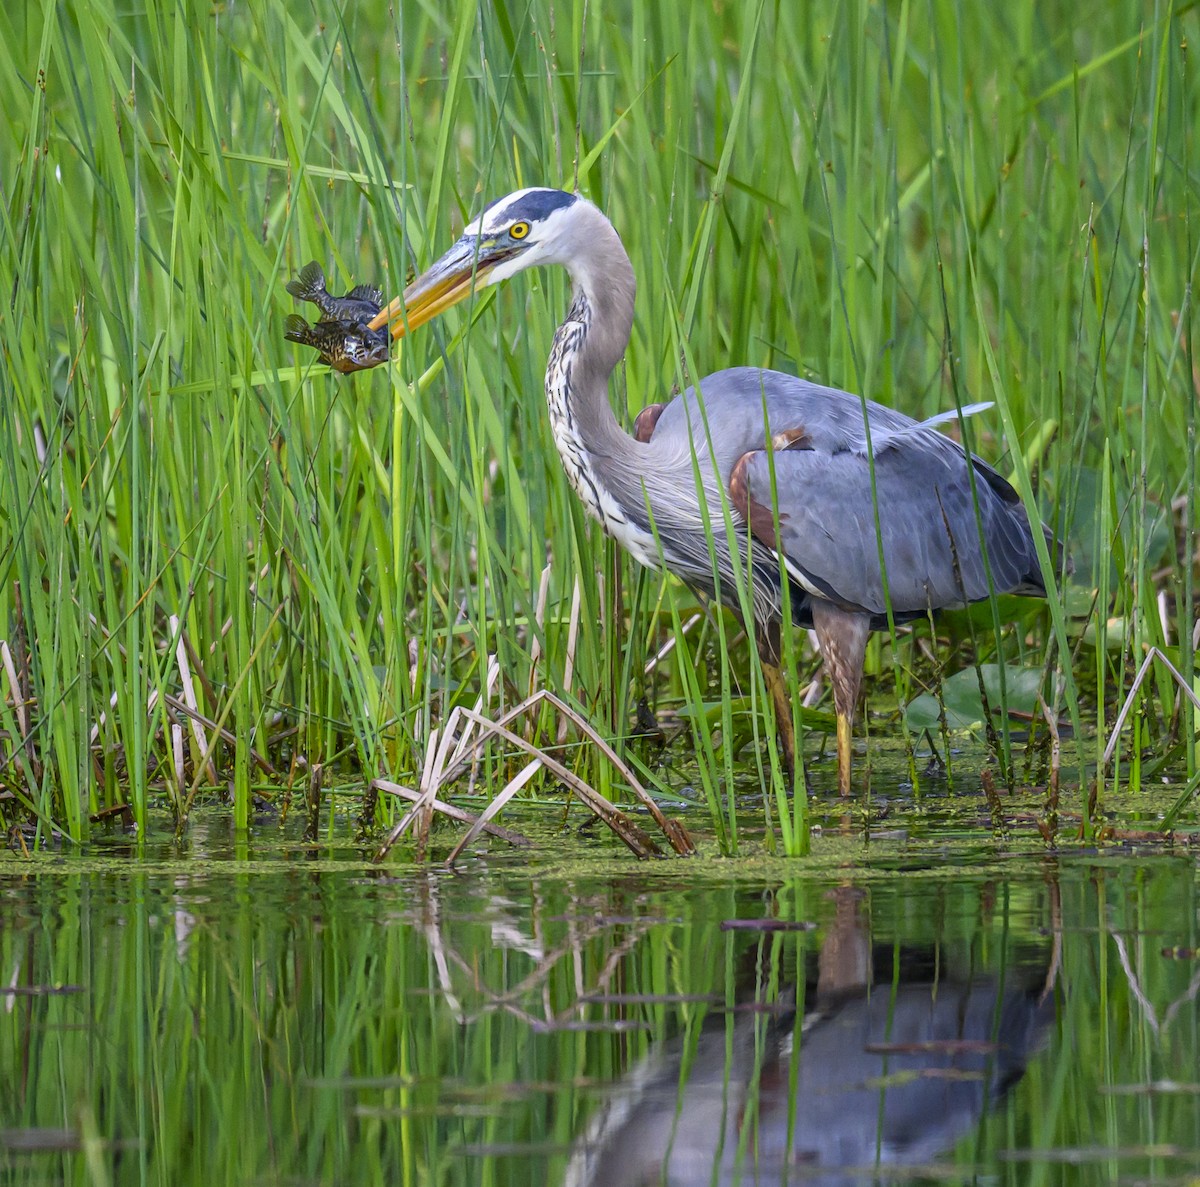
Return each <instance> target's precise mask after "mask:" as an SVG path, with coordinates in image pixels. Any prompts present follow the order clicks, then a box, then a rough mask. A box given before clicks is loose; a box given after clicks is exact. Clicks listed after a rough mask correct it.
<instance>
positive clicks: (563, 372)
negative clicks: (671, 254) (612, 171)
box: [546, 211, 637, 457]
mask: <svg viewBox="0 0 1200 1187" xmlns="http://www.w3.org/2000/svg"><path fill="white" fill-rule="evenodd" d="M587 241H588V251H587V252H585V253H581V254H580V255H578V256H577V257H576V258H575V259H574V260H573V261H572V262H571V264H570V266H569V267H570V272H571V280H572V281H573V283H574V290H575V292H574V299H573V300H572V302H571V307H570V309H569V310H568V312H567V316H566V320H564V322H563V323H562V325H560V326H559V327H558V331H557V333H556V334H555V335H554V346H553V348H552V350H551V353H550V359H549V362H548V363H547V367H546V396H547V400H548V402H549V404H550V416H551V419H552V421H553V422H554V429H555V436H556V438H557V437H559V435H560V431H561V432H565V433H567V434H568V435H573V436H577V437H578V438H579V441H580V444H581V445H582V446H583V447H584V448H585V449H586V450H588V451H589V452H591V453H593V454H596V455H597V456H602V457H610V456H612V455H613V454H614V453H618V454H620V453H625V452H627V451H628V449H629V447H630V446H635V445H636V444H637V443H636V442H635V441H634V440H633V439H632V438H631V437H630V436H629V435H628V434H627V433H626V432H624V430H623V429H622V428H621V426H620V424H619V423H618V422H617V418H616V416H615V415H614V414H613V410H612V406H611V404H610V403H609V400H608V381H609V378H610V376H611V375H612V373H613V370H614V369H615V368H616V366H617V364H618V363H619V362H620V361H621V359H622V357H623V356H624V354H625V348H626V347H627V346H628V345H629V335H630V331H631V329H632V327H633V299H634V291H635V288H636V285H635V282H634V276H633V266H632V265H631V264H630V262H629V256H628V255H627V254H626V252H625V248H624V246H623V244H622V243H621V240H620V238H619V236H618V235H617V233H616V231H615V230H614V229H613V227H612V224H611V223H609V221H608V220H607V219H606V218H605V217H604V216H603V215H602V214H600V212H599V211H596V220H595V226H593V227H592V228H589V234H588V236H587ZM560 448H561V445H560Z"/></svg>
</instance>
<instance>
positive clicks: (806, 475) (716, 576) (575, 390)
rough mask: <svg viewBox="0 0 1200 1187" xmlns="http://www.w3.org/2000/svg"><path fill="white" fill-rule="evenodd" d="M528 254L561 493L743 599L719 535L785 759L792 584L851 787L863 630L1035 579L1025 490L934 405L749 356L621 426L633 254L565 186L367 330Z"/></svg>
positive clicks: (484, 280)
mask: <svg viewBox="0 0 1200 1187" xmlns="http://www.w3.org/2000/svg"><path fill="white" fill-rule="evenodd" d="M536 264H561V265H562V266H563V267H564V268H566V269H567V271H568V272H569V273H570V275H571V280H572V282H573V285H574V299H573V300H572V302H571V307H570V309H569V310H568V312H567V317H566V320H565V321H564V322H563V323H562V325H561V326H559V327H558V330H557V332H556V333H555V335H554V342H553V345H552V347H551V350H550V359H549V361H548V363H547V364H546V401H547V404H548V405H549V409H550V424H551V427H552V429H553V432H554V439H555V441H556V443H557V445H558V452H559V456H560V457H561V458H562V464H563V468H564V469H565V470H566V472H567V478H568V479H569V480H570V483H571V486H572V487H574V489H575V493H576V494H577V495H578V496H579V497H580V499H582V500H583V503H584V506H585V507H586V508H587V509H588V511H589V512H590V513H591V514H592V515H593V516H594V517H595V518H596V519H598V520H599V521H600V523H601V525H602V526H603V528H604V530H605V531H606V532H607V533H608V534H609V535H610V536H613V537H614V538H615V539H616V540H617V541H618V542H619V543H621V544H622V545H624V547H625V548H626V549H628V550H629V552H631V553H632V554H633V555H634V557H636V558H637V559H638V560H639V561H640V562H641V563H642V564H644V565H648V566H650V567H651V568H659V567H665V568H666V569H668V570H670V571H671V572H672V573H674V574H676V575H677V576H679V577H681V578H682V579H683V580H684V581H685V582H687V583H688V585H690V586H692V587H694V588H696V589H698V590H701V591H705V592H707V593H708V594H710V595H715V596H716V597H717V598H719V599H720V600H721V601H722V602H724V603H725V604H727V605H729V606H730V607H731V608H732V609H734V610H735V611H739V612H740V611H741V599H740V597H739V595H738V592H737V591H738V582H739V579H738V567H737V566H735V563H734V559H733V556H732V550H731V541H732V542H733V543H732V548H736V549H737V551H738V552H739V553H740V554H741V561H740V568H741V571H742V572H743V574H744V576H743V578H742V580H743V581H748V583H749V588H750V595H751V598H750V600H751V604H752V616H753V622H752V623H748V624H747V625H748V626H749V627H751V628H752V629H753V632H754V636H755V641H756V643H757V645H758V650H759V654H760V656H761V658H762V662H763V670H764V673H765V675H766V678H767V683H768V686H769V687H770V690H771V697H772V700H773V702H774V706H775V723H776V728H777V729H778V731H779V736H780V739H781V741H782V744H783V747H784V751H785V754H786V756H787V758H788V761H789V764H790V763H791V762H792V760H793V756H794V746H795V739H794V737H793V731H792V714H791V706H790V704H789V701H788V696H787V691H786V686H785V684H784V681H783V677H782V675H781V673H780V671H779V664H780V660H781V657H782V647H781V638H780V633H781V626H782V624H783V622H784V615H783V599H784V597H785V596H786V597H787V598H789V599H790V603H791V606H790V608H791V621H792V622H793V623H794V624H797V625H804V626H810V625H811V626H812V627H813V629H814V630H815V632H816V636H817V642H818V644H819V645H820V648H821V654H822V656H823V658H824V663H825V668H826V670H827V672H828V673H829V678H830V682H831V684H832V686H833V700H834V708H835V710H836V714H837V748H838V789H839V791H840V792H841V793H842V794H848V793H849V791H850V739H851V726H852V723H853V719H854V711H855V706H856V704H857V701H858V694H859V686H860V684H861V681H862V669H863V657H864V654H865V649H866V643H867V636H868V634H869V633H870V632H871V631H872V630H880V629H883V628H885V627H886V626H887V614H888V607H889V604H890V607H891V612H892V616H893V619H894V621H898V622H903V621H905V620H909V619H913V618H918V617H921V616H924V615H926V614H928V613H929V611H931V610H935V609H938V608H939V607H945V606H955V605H963V604H964V603H966V602H972V601H977V600H979V599H982V598H986V597H988V596H989V595H990V594H992V593H1007V592H1012V593H1025V594H1044V593H1045V587H1044V586H1043V583H1042V577H1041V570H1040V568H1039V564H1038V558H1037V553H1036V551H1035V547H1034V541H1033V536H1032V533H1031V531H1030V525H1029V520H1028V518H1027V517H1026V515H1025V510H1024V507H1023V506H1022V504H1021V500H1020V497H1019V496H1018V495H1017V493H1016V491H1014V490H1013V488H1012V487H1011V486H1010V485H1009V484H1008V483H1007V482H1006V481H1005V480H1004V479H1003V478H1002V477H1001V476H1000V475H999V474H997V473H996V471H995V470H993V469H992V468H991V466H989V465H987V463H986V462H983V461H981V460H980V459H979V458H977V457H974V456H968V455H967V454H966V453H964V451H963V449H962V448H961V447H960V446H959V445H958V444H956V443H955V442H954V441H952V440H951V439H950V438H948V437H946V436H944V435H942V434H941V433H939V432H937V431H935V430H934V429H933V428H932V427H931V426H932V422H923V423H918V422H916V421H914V420H912V419H911V418H910V417H907V416H904V415H903V414H901V413H899V412H895V411H893V410H892V409H890V408H885V407H883V406H882V405H881V404H876V403H873V402H871V401H865V402H864V401H862V400H860V398H859V397H858V396H854V395H850V394H849V393H847V392H843V391H837V390H835V389H833V388H827V387H820V386H818V385H816V384H813V383H809V382H807V381H805V380H803V379H797V378H796V377H795V376H793V375H785V374H781V373H780V372H778V371H767V370H762V369H759V368H757V367H738V368H734V369H732V370H728V371H718V372H716V373H715V374H713V375H709V376H708V377H707V378H705V379H703V380H701V382H700V383H699V384H698V385H697V386H696V387H694V388H689V389H688V390H687V391H685V392H684V393H683V394H682V395H680V396H677V397H676V398H674V399H673V400H671V401H670V402H669V403H666V404H655V405H652V406H650V407H648V408H645V409H644V410H643V411H642V412H641V413H640V414H639V415H638V417H637V420H636V423H635V426H634V433H633V435H632V436H631V435H630V434H629V433H627V432H625V430H624V429H622V428H621V426H620V425H619V424H618V423H617V418H616V416H615V415H614V414H613V411H612V408H611V406H610V405H609V401H608V380H609V376H610V375H611V374H612V372H613V368H614V367H616V365H617V363H618V362H619V361H620V360H621V357H622V356H623V355H624V353H625V348H626V346H628V344H629V334H630V329H631V327H632V324H633V296H634V277H633V268H632V266H631V265H630V263H629V256H628V255H627V254H626V252H625V248H624V247H623V246H622V244H621V240H620V238H619V237H618V235H617V233H616V231H615V230H614V229H613V225H612V223H610V222H609V220H608V219H607V218H606V217H605V216H604V215H603V214H602V213H601V212H600V210H599V209H597V207H596V206H594V205H593V204H592V203H591V202H589V201H587V200H586V199H585V198H583V197H581V196H579V195H578V194H568V193H564V192H562V191H561V190H553V189H524V190H518V191H517V192H516V193H512V194H509V195H508V197H506V198H501V199H500V200H499V201H497V202H493V203H492V204H491V205H490V206H488V207H487V209H486V210H484V212H483V213H482V214H481V215H480V216H479V217H478V218H476V219H475V220H474V221H473V222H472V223H470V224H469V225H468V226H467V227H466V229H465V230H464V231H463V234H462V237H461V238H460V239H459V240H458V242H457V243H455V244H454V246H453V247H451V248H450V250H449V251H448V252H446V254H445V255H444V256H442V258H441V259H439V260H438V261H437V263H435V264H434V265H433V266H432V267H431V268H430V269H429V270H428V271H427V272H425V273H424V274H423V275H421V276H419V277H418V278H417V279H416V280H414V281H413V282H412V283H411V284H410V285H409V286H408V287H407V288H406V289H405V290H404V293H403V295H402V296H400V297H397V298H396V299H395V300H393V301H392V302H391V303H390V304H389V305H388V306H387V307H386V308H384V309H383V310H382V311H381V312H380V314H379V316H378V317H376V318H375V319H374V320H373V321H372V322H370V323H369V327H370V328H371V329H373V330H374V329H379V328H380V327H382V326H383V325H385V324H389V325H390V328H391V332H392V335H393V336H394V337H396V338H399V337H401V336H402V335H403V334H405V333H407V332H409V331H411V330H415V329H416V328H417V327H418V326H420V325H423V324H424V323H425V322H427V321H428V320H429V319H430V318H432V317H434V316H436V315H437V314H439V313H441V312H442V311H443V310H445V309H448V308H449V307H450V306H451V305H454V304H456V303H457V302H458V301H461V300H462V299H463V298H464V297H466V296H467V295H468V294H469V293H471V292H472V291H473V290H475V289H480V288H485V287H487V286H488V285H493V284H498V283H499V282H500V281H502V280H507V279H508V278H509V277H511V276H515V275H516V274H517V273H518V272H523V271H524V270H525V269H526V268H531V267H533V266H534V265H536ZM937 419H941V418H935V420H937ZM868 426H869V429H870V434H869V437H868V432H867V429H868ZM868 442H869V444H868ZM872 459H873V461H874V480H875V490H874V494H873V493H872V483H871V464H870V463H871V460H872ZM726 507H728V509H729V510H728V515H729V516H730V517H731V519H732V523H733V528H734V530H733V531H732V532H728V531H727V530H726V527H725V524H726V522H727V521H726V519H725V514H726V512H725V511H724V508H726ZM876 509H877V511H878V532H879V534H878V537H877V534H876ZM1042 530H1043V531H1045V530H1046V529H1044V528H1043V529H1042ZM1047 537H1048V538H1049V539H1051V540H1052V537H1051V536H1050V533H1049V532H1048V531H1047ZM981 541H982V542H981ZM880 542H881V543H882V552H883V557H884V562H885V564H884V568H883V569H881V566H880V557H879V554H880ZM884 571H886V581H885V579H884V575H883V574H884ZM785 587H786V588H785Z"/></svg>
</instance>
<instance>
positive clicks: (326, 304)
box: [287, 260, 383, 322]
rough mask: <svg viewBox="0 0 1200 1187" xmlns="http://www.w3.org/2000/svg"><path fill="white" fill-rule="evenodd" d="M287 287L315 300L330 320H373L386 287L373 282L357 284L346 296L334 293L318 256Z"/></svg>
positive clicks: (299, 297) (295, 294) (299, 298)
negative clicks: (327, 281) (372, 283)
mask: <svg viewBox="0 0 1200 1187" xmlns="http://www.w3.org/2000/svg"><path fill="white" fill-rule="evenodd" d="M287 291H288V292H289V293H291V294H292V296H293V297H295V298H296V300H297V301H311V302H312V303H313V304H314V305H315V306H316V307H317V308H318V309H319V310H320V311H321V312H322V313H323V314H324V315H325V318H326V319H327V320H329V321H364V322H365V321H370V320H371V318H373V317H374V316H375V315H376V314H377V313H378V312H379V308H380V306H381V305H382V304H383V290H382V289H378V288H375V287H374V285H370V284H356V285H355V286H354V287H353V288H352V289H351V290H350V291H349V292H348V293H347V294H346V295H345V296H344V297H334V296H332V295H330V293H329V290H328V289H326V287H325V272H324V270H323V269H322V267H321V265H320V264H318V263H317V261H316V260H312V261H310V262H309V263H307V264H305V265H304V267H303V268H301V269H300V274H299V275H298V276H297V277H296V279H295V280H289V281H288V282H287Z"/></svg>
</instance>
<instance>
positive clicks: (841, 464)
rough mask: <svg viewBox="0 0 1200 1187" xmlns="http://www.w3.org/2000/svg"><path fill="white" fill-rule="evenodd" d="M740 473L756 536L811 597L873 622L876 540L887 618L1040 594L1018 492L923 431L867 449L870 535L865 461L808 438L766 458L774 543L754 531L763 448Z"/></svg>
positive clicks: (881, 604)
mask: <svg viewBox="0 0 1200 1187" xmlns="http://www.w3.org/2000/svg"><path fill="white" fill-rule="evenodd" d="M772 427H773V428H774V426H772ZM738 469H740V471H741V475H742V478H743V479H744V482H745V492H746V494H747V495H748V496H749V500H750V507H751V508H752V509H753V508H754V507H755V506H756V505H757V506H758V508H759V509H760V511H759V516H758V518H757V521H756V518H755V516H754V515H750V516H748V518H749V519H750V522H751V526H752V527H753V528H754V530H755V534H756V535H759V536H762V537H764V538H765V539H766V540H767V542H768V543H773V544H774V545H775V546H777V547H778V548H780V549H781V550H782V552H783V555H784V557H785V559H786V562H787V567H788V569H789V571H790V572H791V574H792V576H793V577H794V578H795V579H796V580H797V581H798V583H799V584H800V585H801V586H802V587H803V588H805V589H807V590H808V591H809V592H810V593H812V594H814V595H816V596H819V597H825V598H829V599H831V600H832V601H835V602H838V603H840V604H841V605H843V606H846V607H847V608H861V609H864V610H867V611H869V612H870V613H871V614H872V615H875V616H878V615H883V614H884V613H885V612H886V607H887V604H888V599H887V598H886V597H885V594H884V582H883V576H882V572H881V569H880V564H879V546H878V540H879V539H880V538H882V541H883V555H884V559H885V562H886V565H887V583H888V590H889V592H890V601H891V607H892V610H893V612H894V613H898V614H901V615H912V614H920V613H924V612H925V611H926V610H929V609H938V608H939V607H943V606H955V605H962V604H964V603H966V602H973V601H977V600H979V599H981V598H986V597H987V596H988V595H989V593H990V592H993V591H994V592H996V593H1041V592H1043V588H1042V582H1041V576H1040V570H1039V567H1038V561H1037V553H1036V551H1035V548H1034V543H1033V537H1032V534H1031V532H1030V528H1029V521H1028V519H1027V518H1026V516H1025V511H1024V507H1023V506H1022V504H1021V501H1020V498H1019V496H1018V495H1017V493H1016V492H1015V491H1014V490H1013V489H1012V487H1011V486H1009V484H1008V483H1007V482H1005V481H1004V479H1003V478H1001V477H1000V475H999V474H997V473H996V472H995V471H994V470H993V469H992V468H991V467H990V466H988V465H986V464H985V463H984V462H982V461H980V460H979V459H978V458H971V460H970V462H969V463H968V459H967V456H966V454H965V453H964V452H963V451H962V450H961V449H960V448H959V447H958V446H957V445H956V444H955V443H954V442H953V441H951V440H950V439H949V438H948V437H944V436H942V434H940V433H937V432H935V431H933V430H932V429H929V430H925V431H923V432H914V433H906V434H902V435H899V436H897V437H896V438H895V439H894V440H893V442H892V443H890V444H889V445H888V446H887V447H885V448H883V449H882V450H881V451H879V452H878V453H877V455H876V457H875V483H876V496H877V502H878V507H879V516H878V521H879V528H878V533H879V534H878V535H877V533H876V521H875V513H874V506H875V503H874V502H873V501H872V494H871V473H870V468H869V461H868V458H867V457H866V455H865V453H861V452H858V451H856V450H853V449H840V450H837V451H834V452H830V451H828V450H825V449H821V448H819V447H816V446H815V445H812V444H811V439H810V442H809V446H808V447H806V446H805V438H803V437H800V438H797V440H796V444H795V445H794V446H793V447H791V448H787V449H785V450H782V451H780V452H776V453H775V454H774V470H775V490H776V491H777V492H778V500H779V534H778V539H777V540H775V539H774V533H773V532H772V531H768V530H762V529H763V527H764V525H765V521H764V519H763V516H762V512H761V509H762V508H767V509H769V508H770V506H771V503H772V498H771V492H772V487H771V474H770V463H769V460H768V457H767V454H766V452H765V451H763V450H756V451H753V452H751V453H749V454H747V455H746V456H745V457H744V459H743V460H742V461H741V462H739V464H738ZM972 471H973V473H974V479H975V495H974V498H973V496H972V492H971V474H972ZM976 499H977V500H978V505H979V517H978V519H977V517H976V512H975V500H976ZM980 522H982V526H983V540H984V541H985V542H986V546H987V561H988V564H989V565H990V569H991V581H990V583H989V580H988V573H987V569H985V566H984V552H983V548H982V547H981V545H980V532H979V523H980ZM771 526H772V527H773V523H772V525H771Z"/></svg>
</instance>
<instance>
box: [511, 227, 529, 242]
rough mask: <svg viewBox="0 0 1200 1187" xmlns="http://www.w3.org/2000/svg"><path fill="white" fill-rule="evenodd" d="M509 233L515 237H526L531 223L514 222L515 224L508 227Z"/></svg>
mask: <svg viewBox="0 0 1200 1187" xmlns="http://www.w3.org/2000/svg"><path fill="white" fill-rule="evenodd" d="M508 233H509V235H510V236H511V237H512V238H513V239H524V238H525V236H526V235H528V234H529V224H528V223H513V225H512V226H511V227H509V228H508Z"/></svg>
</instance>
